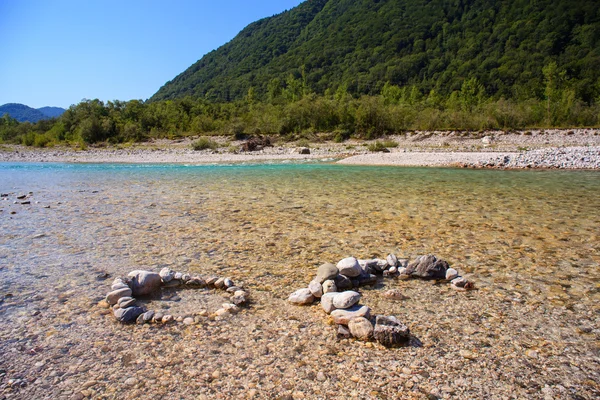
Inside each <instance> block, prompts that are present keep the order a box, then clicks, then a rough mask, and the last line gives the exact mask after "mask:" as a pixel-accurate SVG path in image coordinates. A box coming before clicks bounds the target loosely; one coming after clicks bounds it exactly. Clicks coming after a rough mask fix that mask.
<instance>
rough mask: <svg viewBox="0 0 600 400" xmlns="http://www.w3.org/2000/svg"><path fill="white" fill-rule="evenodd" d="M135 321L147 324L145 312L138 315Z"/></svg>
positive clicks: (139, 323)
mask: <svg viewBox="0 0 600 400" xmlns="http://www.w3.org/2000/svg"><path fill="white" fill-rule="evenodd" d="M135 323H136V324H138V325H143V324H145V323H146V321H145V320H144V314H140V315H138V317H137V319H136V320H135Z"/></svg>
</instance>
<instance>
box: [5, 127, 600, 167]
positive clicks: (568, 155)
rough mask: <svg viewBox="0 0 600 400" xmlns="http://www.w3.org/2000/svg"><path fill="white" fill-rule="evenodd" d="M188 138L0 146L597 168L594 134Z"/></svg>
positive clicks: (128, 156)
mask: <svg viewBox="0 0 600 400" xmlns="http://www.w3.org/2000/svg"><path fill="white" fill-rule="evenodd" d="M192 140H193V139H186V140H179V141H166V140H158V141H154V142H150V143H142V144H138V145H134V146H121V147H96V148H89V149H87V150H75V149H72V148H65V147H60V148H59V147H56V148H49V149H35V148H31V147H24V146H14V145H3V146H0V162H15V161H18V162H21V161H23V162H74V163H104V162H108V163H186V164H188V163H189V164H213V163H240V162H265V161H283V160H293V161H306V160H316V161H335V160H338V161H337V162H338V163H340V164H352V165H394V166H432V167H447V166H461V167H469V168H561V169H600V131H599V130H594V129H578V130H552V131H523V132H513V133H505V132H411V133H407V134H404V135H395V136H389V137H388V138H387V139H386V141H387V144H390V143H393V144H395V147H394V146H390V147H389V149H388V151H389V152H386V153H383V152H371V151H369V149H368V147H369V145H370V144H372V143H373V142H374V141H358V140H350V141H347V142H344V143H332V142H317V143H311V144H310V148H309V151H310V154H300V143H281V144H278V145H276V146H274V147H267V148H265V149H263V150H260V151H255V152H240V151H239V150H238V149H239V148H240V146H241V143H242V142H229V141H227V138H223V137H217V138H214V140H216V141H217V142H219V143H220V144H221V147H220V148H218V149H217V150H203V151H194V150H192V149H191V146H190V144H191V142H192Z"/></svg>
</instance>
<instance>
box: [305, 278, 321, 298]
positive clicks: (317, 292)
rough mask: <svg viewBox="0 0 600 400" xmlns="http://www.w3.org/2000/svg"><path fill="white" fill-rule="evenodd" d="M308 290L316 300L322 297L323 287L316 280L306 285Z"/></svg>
mask: <svg viewBox="0 0 600 400" xmlns="http://www.w3.org/2000/svg"><path fill="white" fill-rule="evenodd" d="M308 290H310V292H311V293H312V295H313V296H315V297H316V298H317V299H320V298H321V296H323V286H322V285H321V284H320V283H319V281H317V280H313V281H310V283H309V284H308Z"/></svg>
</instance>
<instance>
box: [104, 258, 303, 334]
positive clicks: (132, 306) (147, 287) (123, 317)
mask: <svg viewBox="0 0 600 400" xmlns="http://www.w3.org/2000/svg"><path fill="white" fill-rule="evenodd" d="M163 288H184V289H202V288H214V289H220V290H222V291H223V292H224V293H226V294H227V295H229V296H230V302H228V303H224V304H223V305H222V307H221V308H219V309H218V310H216V311H214V312H213V313H209V312H208V311H206V310H202V311H198V312H195V313H191V314H186V315H180V316H174V315H171V314H165V313H163V312H162V311H154V310H146V309H144V308H143V307H140V306H138V305H136V304H137V300H136V298H135V297H134V296H147V295H151V294H153V293H156V292H157V291H160V290H162V289H163ZM306 290H308V289H306ZM309 293H310V291H309ZM248 300H249V294H248V291H247V290H246V289H244V288H243V287H242V286H236V285H235V284H234V282H233V280H232V279H231V278H228V277H216V276H211V277H207V278H203V277H201V276H192V275H190V274H187V273H182V272H176V271H173V270H171V269H170V268H163V269H162V270H161V271H160V272H158V273H157V272H152V271H145V270H134V271H131V272H130V273H129V274H127V277H124V278H116V279H115V280H114V281H113V283H112V285H111V291H110V292H108V293H107V295H106V298H105V300H104V306H105V307H109V308H112V311H113V315H114V316H115V318H116V319H117V320H118V321H119V322H122V323H130V322H136V323H138V324H145V323H161V324H168V323H171V322H177V323H182V324H184V325H192V324H194V323H197V322H199V321H200V319H199V318H200V317H213V318H219V317H224V316H226V315H229V314H233V313H236V312H237V311H239V309H240V307H243V306H244V305H246V304H247V303H248ZM192 314H196V315H195V317H192V316H191V315H192Z"/></svg>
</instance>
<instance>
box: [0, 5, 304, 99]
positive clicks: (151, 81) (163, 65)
mask: <svg viewBox="0 0 600 400" xmlns="http://www.w3.org/2000/svg"><path fill="white" fill-rule="evenodd" d="M301 2H302V0H261V1H258V0H218V1H214V0H212V1H209V0H160V1H159V0H102V1H100V0H0V105H1V104H5V103H22V104H26V105H28V106H30V107H34V108H39V107H43V106H57V107H63V108H68V107H69V106H71V105H72V104H77V103H79V102H80V101H81V100H82V99H96V98H97V99H100V100H103V101H108V100H132V99H142V100H146V99H147V98H149V97H150V96H152V95H153V94H154V93H155V92H156V91H157V90H158V89H159V88H160V87H161V86H162V85H164V84H165V83H166V82H167V81H169V80H171V79H173V78H175V76H177V75H178V74H179V73H181V72H183V71H184V70H185V69H186V68H187V67H189V66H190V65H192V64H193V63H194V62H196V61H197V60H199V59H200V58H202V56H203V55H204V54H206V53H208V52H210V51H212V50H214V49H216V48H218V47H220V46H221V45H223V44H225V43H227V42H228V41H230V40H231V39H233V37H234V36H235V35H236V34H237V33H238V32H239V31H240V30H242V29H243V28H244V27H245V26H246V25H248V24H249V23H251V22H253V21H256V20H258V19H261V18H265V17H269V16H272V15H274V14H278V13H281V12H283V11H285V10H288V9H290V8H293V7H295V6H297V5H298V4H300V3H301Z"/></svg>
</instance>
